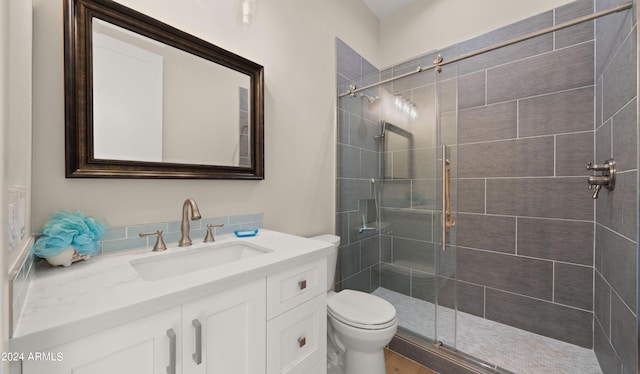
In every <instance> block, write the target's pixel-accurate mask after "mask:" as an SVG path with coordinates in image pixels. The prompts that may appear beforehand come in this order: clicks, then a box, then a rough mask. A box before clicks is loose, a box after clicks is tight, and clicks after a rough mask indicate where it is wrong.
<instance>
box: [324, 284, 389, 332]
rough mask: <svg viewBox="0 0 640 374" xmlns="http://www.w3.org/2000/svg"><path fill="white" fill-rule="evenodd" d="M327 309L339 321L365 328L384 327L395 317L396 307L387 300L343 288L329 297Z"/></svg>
mask: <svg viewBox="0 0 640 374" xmlns="http://www.w3.org/2000/svg"><path fill="white" fill-rule="evenodd" d="M327 309H328V312H329V314H331V315H332V316H333V317H334V318H336V319H338V320H339V321H341V322H343V323H346V324H348V325H351V326H354V327H360V328H366V329H382V328H386V327H388V326H390V325H392V324H393V323H394V322H395V318H396V309H395V308H394V307H393V305H391V303H389V302H388V301H387V300H384V299H382V298H380V297H377V296H375V295H370V294H368V293H364V292H360V291H354V290H343V291H340V292H338V293H337V294H335V295H334V296H332V297H330V298H329V299H328V300H327Z"/></svg>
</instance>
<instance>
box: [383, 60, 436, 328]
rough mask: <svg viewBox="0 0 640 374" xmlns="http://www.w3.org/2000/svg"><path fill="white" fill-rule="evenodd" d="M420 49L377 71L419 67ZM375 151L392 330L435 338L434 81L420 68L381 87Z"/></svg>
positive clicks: (395, 71) (385, 289)
mask: <svg viewBox="0 0 640 374" xmlns="http://www.w3.org/2000/svg"><path fill="white" fill-rule="evenodd" d="M432 58H433V54H429V55H425V56H423V57H421V58H418V59H416V60H414V61H410V62H407V63H405V64H401V65H398V66H395V67H393V68H392V69H388V70H386V71H383V72H382V77H383V78H389V77H392V76H397V75H401V74H404V73H406V72H408V71H412V70H415V67H416V66H418V65H422V66H424V60H427V61H429V60H431V59H432ZM379 94H380V98H381V100H380V108H379V110H380V112H379V113H380V121H381V134H380V137H379V142H380V148H379V149H380V153H381V179H382V188H381V198H380V202H381V204H380V205H381V218H382V220H381V243H382V248H383V257H382V259H381V265H380V288H379V289H378V290H377V291H376V294H378V295H379V296H382V297H384V298H385V299H387V300H389V301H391V302H392V304H394V306H395V307H396V310H397V313H398V320H399V332H400V333H401V334H409V335H411V336H412V337H417V338H419V339H420V340H428V341H433V340H435V338H436V328H435V320H436V313H435V301H436V273H437V272H436V267H437V262H436V240H435V231H436V230H437V228H436V221H437V217H438V214H437V212H436V209H437V201H438V197H437V194H436V189H437V185H438V180H437V159H438V157H437V154H438V147H437V143H438V142H437V131H436V101H435V97H436V82H435V72H434V71H426V72H423V73H420V74H416V75H413V76H411V77H407V78H403V79H399V80H396V81H393V82H392V83H388V84H385V85H383V86H382V87H381V89H380V92H379Z"/></svg>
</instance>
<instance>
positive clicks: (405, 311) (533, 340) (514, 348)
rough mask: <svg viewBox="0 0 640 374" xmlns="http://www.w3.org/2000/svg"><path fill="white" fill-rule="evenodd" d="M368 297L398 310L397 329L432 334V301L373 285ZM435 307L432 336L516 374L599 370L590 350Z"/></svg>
mask: <svg viewBox="0 0 640 374" xmlns="http://www.w3.org/2000/svg"><path fill="white" fill-rule="evenodd" d="M373 294H374V295H377V296H379V297H382V298H383V299H385V300H387V301H389V302H390V303H391V304H393V306H394V307H395V308H396V310H397V313H398V327H399V328H401V329H403V330H405V331H409V332H411V333H413V334H417V335H419V336H422V337H425V338H427V339H430V340H434V338H435V326H436V323H434V321H435V305H434V304H432V303H429V302H426V301H422V300H418V299H414V298H411V297H408V296H405V295H402V294H400V293H397V292H394V291H391V290H388V289H385V288H378V289H377V290H375V291H374V292H373ZM454 322H455V313H454V311H453V310H452V309H449V308H444V307H438V315H437V330H438V340H440V341H442V342H443V343H445V344H446V345H448V346H455V347H456V348H457V349H458V350H459V351H461V352H463V353H466V354H468V355H471V356H473V357H476V358H479V359H481V360H484V361H487V362H490V363H491V364H494V365H496V366H499V367H502V368H504V369H507V370H510V371H512V372H514V373H517V374H537V373H540V374H542V373H563V374H574V373H575V374H602V371H601V370H600V366H599V364H598V361H597V359H596V356H595V354H594V353H593V351H592V350H590V349H586V348H582V347H578V346H576V345H573V344H569V343H565V342H562V341H559V340H556V339H552V338H548V337H545V336H541V335H538V334H534V333H531V332H528V331H524V330H520V329H517V328H514V327H511V326H507V325H503V324H501V323H498V322H494V321H490V320H486V319H483V318H480V317H476V316H474V315H471V314H467V313H463V312H458V315H457V332H456V331H455V329H454V326H455V325H454Z"/></svg>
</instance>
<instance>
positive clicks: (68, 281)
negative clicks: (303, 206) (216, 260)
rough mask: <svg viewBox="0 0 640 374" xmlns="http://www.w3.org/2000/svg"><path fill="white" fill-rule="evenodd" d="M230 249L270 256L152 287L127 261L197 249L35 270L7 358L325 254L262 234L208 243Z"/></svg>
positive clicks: (323, 247)
mask: <svg viewBox="0 0 640 374" xmlns="http://www.w3.org/2000/svg"><path fill="white" fill-rule="evenodd" d="M230 241H248V242H251V243H254V244H256V245H258V246H261V247H264V248H267V249H270V250H272V252H269V253H266V254H261V255H258V256H255V257H251V258H247V259H243V260H241V261H237V262H233V263H230V264H227V265H221V266H216V267H210V268H207V269H203V270H198V271H194V272H191V273H187V274H184V275H179V276H175V277H171V278H166V279H161V280H155V281H146V280H144V279H142V278H141V277H140V276H139V275H138V273H137V272H136V270H135V269H134V268H133V267H132V266H131V264H130V263H129V261H130V260H133V259H139V258H143V257H147V256H162V255H163V254H169V253H177V252H180V251H189V250H192V249H195V248H198V247H199V246H202V245H203V244H198V243H195V242H194V245H193V246H191V247H184V248H179V247H177V244H174V245H171V246H168V247H169V248H168V249H167V250H166V251H164V252H151V249H149V248H147V249H143V250H137V251H130V252H126V253H122V254H113V255H103V256H98V257H94V258H91V259H90V260H89V261H80V262H77V263H74V264H73V265H71V266H69V267H55V268H54V267H46V268H44V267H40V268H39V269H37V270H36V272H35V277H34V280H33V281H32V283H31V287H30V288H29V294H28V299H27V302H26V305H25V307H24V310H23V312H22V314H21V316H20V320H19V323H18V325H17V326H16V328H15V330H14V331H15V332H14V336H13V338H12V339H11V343H10V344H11V345H10V346H11V350H12V351H14V352H34V351H44V350H46V349H48V348H51V347H54V346H56V345H59V344H63V343H66V342H69V341H72V340H75V339H78V338H80V337H82V336H86V335H89V334H93V333H96V332H99V331H102V330H105V329H108V328H111V327H114V326H117V325H120V324H123V323H126V322H130V321H133V320H136V319H138V318H142V317H145V316H148V315H151V314H153V313H156V312H161V311H163V310H166V309H170V308H173V307H176V306H179V305H181V304H183V303H186V302H190V301H194V300H198V299H200V298H202V297H204V296H207V295H212V294H214V293H216V292H219V291H223V290H225V289H229V288H231V287H233V286H237V285H241V284H244V283H247V282H249V281H252V280H255V279H258V278H261V277H265V276H267V275H270V274H274V273H277V272H279V271H283V270H286V269H288V268H291V267H292V266H297V265H301V264H304V263H307V262H310V261H314V260H316V259H320V258H322V257H326V256H327V255H328V254H329V252H330V251H331V244H330V243H325V242H321V241H316V240H311V239H306V238H302V237H299V236H294V235H289V234H284V233H280V232H275V231H270V230H265V229H261V230H260V232H259V233H258V235H256V236H255V237H250V238H236V237H235V236H234V235H233V234H229V235H219V236H217V237H216V242H215V243H227V242H230ZM208 244H211V243H207V245H208Z"/></svg>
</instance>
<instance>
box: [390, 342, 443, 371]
mask: <svg viewBox="0 0 640 374" xmlns="http://www.w3.org/2000/svg"><path fill="white" fill-rule="evenodd" d="M384 361H385V363H386V365H387V374H437V373H436V372H435V371H433V370H431V369H427V368H426V367H424V366H422V365H420V364H418V363H416V362H414V361H411V360H409V359H408V358H406V357H404V356H401V355H399V354H397V353H395V352H393V351H390V350H388V349H386V348H385V349H384Z"/></svg>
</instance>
